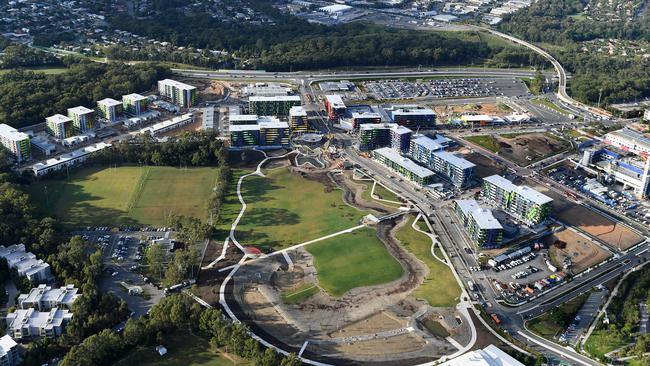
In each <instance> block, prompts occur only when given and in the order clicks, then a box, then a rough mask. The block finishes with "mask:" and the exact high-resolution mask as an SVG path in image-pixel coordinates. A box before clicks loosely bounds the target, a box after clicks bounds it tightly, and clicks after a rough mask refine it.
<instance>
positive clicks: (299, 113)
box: [289, 106, 309, 132]
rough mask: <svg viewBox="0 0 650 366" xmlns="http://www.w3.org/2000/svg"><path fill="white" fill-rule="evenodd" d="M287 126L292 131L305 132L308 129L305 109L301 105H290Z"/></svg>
mask: <svg viewBox="0 0 650 366" xmlns="http://www.w3.org/2000/svg"><path fill="white" fill-rule="evenodd" d="M289 127H290V128H291V131H292V132H305V131H307V130H309V121H308V119H307V111H305V108H303V107H301V106H296V107H291V109H290V110H289Z"/></svg>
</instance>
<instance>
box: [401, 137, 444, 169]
mask: <svg viewBox="0 0 650 366" xmlns="http://www.w3.org/2000/svg"><path fill="white" fill-rule="evenodd" d="M442 149H443V146H442V145H440V144H439V143H437V142H436V141H434V140H433V139H430V138H428V137H427V136H420V137H417V138H412V139H411V145H410V146H409V155H410V156H411V157H412V158H413V159H414V160H415V161H418V162H420V163H421V164H424V165H426V166H432V165H433V153H434V152H436V151H440V150H442Z"/></svg>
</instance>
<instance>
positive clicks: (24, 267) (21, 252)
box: [0, 244, 52, 283]
mask: <svg viewBox="0 0 650 366" xmlns="http://www.w3.org/2000/svg"><path fill="white" fill-rule="evenodd" d="M0 257H2V258H4V259H6V260H7V265H8V266H9V268H11V269H15V270H16V271H17V272H18V275H20V276H23V277H27V279H28V280H29V281H31V282H33V283H39V282H49V281H51V280H52V271H51V269H50V265H49V264H47V263H45V262H43V260H42V259H36V255H34V253H31V252H26V251H25V245H24V244H14V245H10V246H8V247H5V246H4V245H0Z"/></svg>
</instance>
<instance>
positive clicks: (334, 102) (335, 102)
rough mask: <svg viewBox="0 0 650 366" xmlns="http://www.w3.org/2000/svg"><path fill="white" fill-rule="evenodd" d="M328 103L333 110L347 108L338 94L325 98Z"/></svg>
mask: <svg viewBox="0 0 650 366" xmlns="http://www.w3.org/2000/svg"><path fill="white" fill-rule="evenodd" d="M325 99H327V102H328V103H329V104H330V105H331V106H332V108H345V103H343V98H341V96H340V95H338V94H328V95H326V96H325Z"/></svg>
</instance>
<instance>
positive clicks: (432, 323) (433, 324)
mask: <svg viewBox="0 0 650 366" xmlns="http://www.w3.org/2000/svg"><path fill="white" fill-rule="evenodd" d="M424 327H425V328H426V329H427V330H428V331H429V333H431V334H433V335H436V336H438V337H441V338H446V337H449V332H447V329H445V327H443V326H442V324H440V323H439V322H438V321H436V320H433V319H431V318H429V319H427V320H425V321H424Z"/></svg>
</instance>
